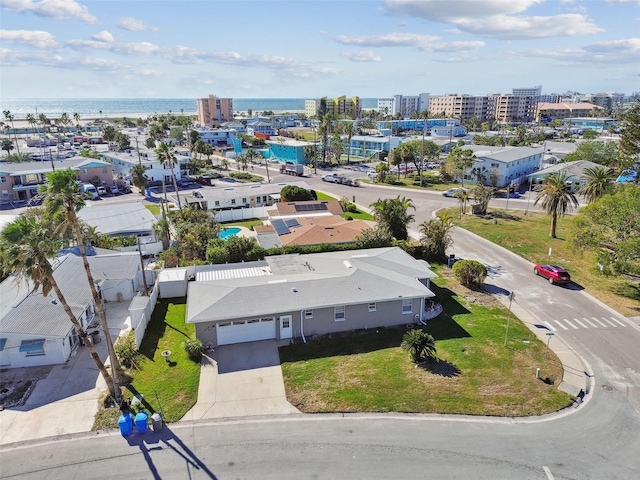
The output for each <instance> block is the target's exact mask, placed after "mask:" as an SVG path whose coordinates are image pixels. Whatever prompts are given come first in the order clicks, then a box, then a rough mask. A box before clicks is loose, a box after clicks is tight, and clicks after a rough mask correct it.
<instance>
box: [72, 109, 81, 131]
mask: <svg viewBox="0 0 640 480" xmlns="http://www.w3.org/2000/svg"><path fill="white" fill-rule="evenodd" d="M73 119H74V120H75V121H76V128H78V129H80V114H79V113H77V112H76V113H74V114H73Z"/></svg>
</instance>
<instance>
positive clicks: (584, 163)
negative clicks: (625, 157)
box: [528, 160, 601, 193]
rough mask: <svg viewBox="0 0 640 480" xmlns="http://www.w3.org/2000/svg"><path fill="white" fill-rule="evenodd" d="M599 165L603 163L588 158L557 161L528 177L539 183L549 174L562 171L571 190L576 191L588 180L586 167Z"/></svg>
mask: <svg viewBox="0 0 640 480" xmlns="http://www.w3.org/2000/svg"><path fill="white" fill-rule="evenodd" d="M599 166H601V165H599V164H597V163H594V162H590V161H588V160H577V161H575V162H566V163H557V164H555V165H551V166H549V167H547V168H544V169H542V170H538V171H537V172H535V173H532V174H531V175H528V177H529V180H530V182H531V183H532V184H533V185H537V184H541V183H544V179H545V177H546V176H547V175H549V174H552V173H559V172H562V173H564V174H565V176H566V177H567V185H568V186H570V187H571V191H572V192H574V193H575V192H577V191H578V190H580V188H581V187H582V185H584V183H585V182H586V181H587V176H586V175H585V174H584V170H585V169H586V168H595V167H599Z"/></svg>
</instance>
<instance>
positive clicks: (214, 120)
mask: <svg viewBox="0 0 640 480" xmlns="http://www.w3.org/2000/svg"><path fill="white" fill-rule="evenodd" d="M196 102H197V110H198V123H199V124H200V125H202V126H203V127H217V126H219V125H220V124H221V123H223V122H231V121H233V99H232V98H218V97H216V96H215V95H209V96H208V97H207V98H198V99H197V100H196Z"/></svg>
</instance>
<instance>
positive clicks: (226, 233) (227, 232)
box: [218, 227, 241, 239]
mask: <svg viewBox="0 0 640 480" xmlns="http://www.w3.org/2000/svg"><path fill="white" fill-rule="evenodd" d="M240 230H241V229H240V228H238V227H229V228H225V229H224V230H220V231H219V232H218V238H222V239H226V238H229V237H235V236H236V235H238V233H240Z"/></svg>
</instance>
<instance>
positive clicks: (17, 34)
mask: <svg viewBox="0 0 640 480" xmlns="http://www.w3.org/2000/svg"><path fill="white" fill-rule="evenodd" d="M0 40H2V41H7V42H12V43H19V44H23V45H29V46H31V47H35V48H41V49H47V48H54V47H56V46H57V43H56V41H55V38H54V37H53V35H51V34H50V33H49V32H45V31H42V30H0Z"/></svg>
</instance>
